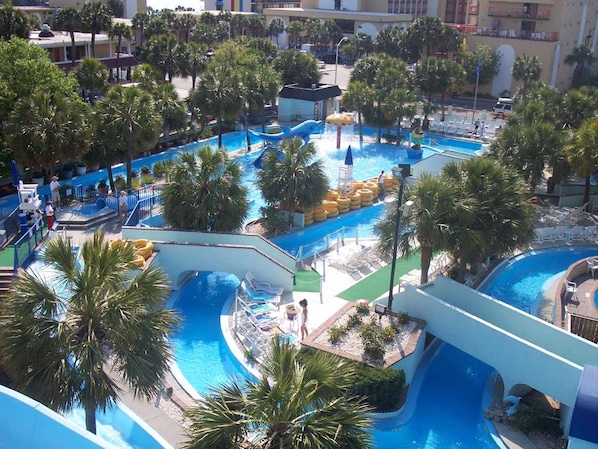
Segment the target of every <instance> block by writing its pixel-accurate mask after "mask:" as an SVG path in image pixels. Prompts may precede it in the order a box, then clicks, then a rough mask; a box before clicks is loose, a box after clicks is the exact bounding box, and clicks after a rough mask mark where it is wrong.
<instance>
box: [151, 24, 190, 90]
mask: <svg viewBox="0 0 598 449" xmlns="http://www.w3.org/2000/svg"><path fill="white" fill-rule="evenodd" d="M180 53H183V54H184V53H186V45H185V44H184V43H180V42H179V41H178V40H177V38H176V37H175V36H174V35H172V34H160V35H158V36H153V37H151V38H150V39H149V41H148V46H147V49H146V52H145V54H146V59H147V61H148V62H149V63H150V64H152V65H153V66H154V67H156V68H157V69H158V70H160V71H161V72H162V79H163V80H166V79H168V81H169V82H172V78H174V77H175V76H177V75H179V74H180V73H181V68H180V62H181V60H183V59H184V58H181V56H180Z"/></svg>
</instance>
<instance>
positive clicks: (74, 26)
mask: <svg viewBox="0 0 598 449" xmlns="http://www.w3.org/2000/svg"><path fill="white" fill-rule="evenodd" d="M54 28H55V29H57V30H59V31H66V32H67V33H69V35H70V37H71V61H72V65H73V67H75V61H76V60H77V46H76V45H75V31H79V30H81V15H80V14H79V10H78V9H77V8H73V7H72V6H68V7H66V8H60V9H59V10H58V12H56V17H55V18H54Z"/></svg>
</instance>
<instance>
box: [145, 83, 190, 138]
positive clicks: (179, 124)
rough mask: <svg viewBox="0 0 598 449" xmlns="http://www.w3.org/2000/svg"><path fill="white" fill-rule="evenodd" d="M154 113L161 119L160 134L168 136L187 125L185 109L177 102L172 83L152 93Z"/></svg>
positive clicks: (181, 103)
mask: <svg viewBox="0 0 598 449" xmlns="http://www.w3.org/2000/svg"><path fill="white" fill-rule="evenodd" d="M153 95H154V101H155V103H156V111H157V112H158V113H159V114H160V116H161V117H162V134H163V135H164V136H168V135H169V134H170V132H171V131H172V130H175V131H178V130H181V129H184V128H185V126H186V124H187V107H186V106H185V103H184V102H183V101H181V100H179V94H178V93H177V91H176V89H175V87H174V85H173V84H172V83H166V84H161V85H159V86H158V88H157V89H155V90H154V91H153Z"/></svg>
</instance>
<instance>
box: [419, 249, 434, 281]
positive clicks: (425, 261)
mask: <svg viewBox="0 0 598 449" xmlns="http://www.w3.org/2000/svg"><path fill="white" fill-rule="evenodd" d="M420 251H421V271H422V272H421V278H420V282H421V283H422V284H425V283H427V282H428V271H429V270H430V262H432V247H430V246H421V249H420Z"/></svg>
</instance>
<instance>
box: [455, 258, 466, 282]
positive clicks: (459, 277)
mask: <svg viewBox="0 0 598 449" xmlns="http://www.w3.org/2000/svg"><path fill="white" fill-rule="evenodd" d="M458 261H459V273H458V274H457V281H458V282H460V283H461V284H465V274H466V273H467V263H466V262H465V260H464V259H463V257H459V258H458Z"/></svg>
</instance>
